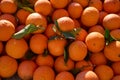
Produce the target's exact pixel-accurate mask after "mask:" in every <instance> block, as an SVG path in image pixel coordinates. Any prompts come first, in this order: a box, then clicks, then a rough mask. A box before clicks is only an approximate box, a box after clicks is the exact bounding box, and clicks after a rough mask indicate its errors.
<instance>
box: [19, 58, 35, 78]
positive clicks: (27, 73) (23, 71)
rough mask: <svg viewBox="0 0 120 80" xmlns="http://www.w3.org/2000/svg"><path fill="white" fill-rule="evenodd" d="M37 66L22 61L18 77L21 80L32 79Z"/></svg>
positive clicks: (31, 62)
mask: <svg viewBox="0 0 120 80" xmlns="http://www.w3.org/2000/svg"><path fill="white" fill-rule="evenodd" d="M36 68H37V65H36V64H35V63H34V62H33V61H31V60H29V61H28V60H25V61H22V62H21V63H20V64H19V67H18V76H19V77H20V78H21V79H23V80H30V79H32V78H33V73H34V71H35V69H36Z"/></svg>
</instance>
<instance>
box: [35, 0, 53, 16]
mask: <svg viewBox="0 0 120 80" xmlns="http://www.w3.org/2000/svg"><path fill="white" fill-rule="evenodd" d="M34 10H35V12H38V13H41V14H43V15H45V16H47V15H49V14H50V13H51V11H52V5H51V3H50V1H49V0H37V1H36V2H35V5H34Z"/></svg>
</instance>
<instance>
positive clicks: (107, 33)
mask: <svg viewBox="0 0 120 80" xmlns="http://www.w3.org/2000/svg"><path fill="white" fill-rule="evenodd" d="M104 36H105V39H109V37H110V31H109V30H108V29H105V35H104Z"/></svg>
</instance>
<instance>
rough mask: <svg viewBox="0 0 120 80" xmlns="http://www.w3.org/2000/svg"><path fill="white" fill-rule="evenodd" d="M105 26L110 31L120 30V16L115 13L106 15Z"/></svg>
mask: <svg viewBox="0 0 120 80" xmlns="http://www.w3.org/2000/svg"><path fill="white" fill-rule="evenodd" d="M103 26H104V28H106V29H109V30H112V29H117V28H120V16H119V15H117V14H113V13H112V14H108V15H106V16H105V17H104V19H103Z"/></svg>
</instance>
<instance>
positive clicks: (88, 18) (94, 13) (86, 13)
mask: <svg viewBox="0 0 120 80" xmlns="http://www.w3.org/2000/svg"><path fill="white" fill-rule="evenodd" d="M98 20H99V11H98V10H97V9H96V8H95V7H86V8H85V9H84V10H83V13H82V15H81V22H82V24H83V25H85V26H87V27H90V26H94V25H96V24H97V22H98Z"/></svg>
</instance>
